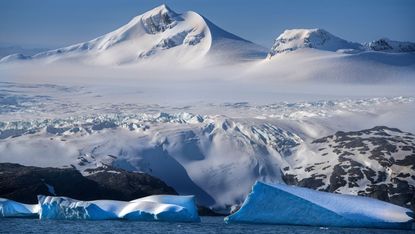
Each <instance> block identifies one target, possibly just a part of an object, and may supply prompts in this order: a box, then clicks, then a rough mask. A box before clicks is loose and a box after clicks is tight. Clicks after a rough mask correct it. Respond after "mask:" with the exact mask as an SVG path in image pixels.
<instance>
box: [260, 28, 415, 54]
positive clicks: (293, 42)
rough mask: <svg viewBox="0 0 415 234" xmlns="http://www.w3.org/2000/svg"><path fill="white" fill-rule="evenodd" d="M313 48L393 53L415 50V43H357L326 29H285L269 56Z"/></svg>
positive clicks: (350, 52)
mask: <svg viewBox="0 0 415 234" xmlns="http://www.w3.org/2000/svg"><path fill="white" fill-rule="evenodd" d="M303 48H312V49H317V50H323V51H332V52H341V53H347V54H355V53H361V52H365V51H382V52H389V53H390V52H392V53H410V52H415V43H412V42H400V41H392V40H389V39H385V38H381V39H379V40H375V41H372V42H369V43H364V44H360V43H356V42H350V41H347V40H344V39H341V38H339V37H337V36H335V35H333V34H331V33H329V32H327V31H326V30H324V29H319V28H316V29H290V30H285V31H284V32H283V33H282V34H281V35H279V36H278V37H277V39H275V41H274V45H273V46H272V48H271V50H270V52H269V53H268V56H267V58H268V59H270V58H272V57H273V56H275V55H278V54H284V53H288V52H292V51H295V50H298V49H303Z"/></svg>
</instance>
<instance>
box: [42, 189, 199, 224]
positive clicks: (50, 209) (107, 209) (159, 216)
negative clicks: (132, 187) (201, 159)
mask: <svg viewBox="0 0 415 234" xmlns="http://www.w3.org/2000/svg"><path fill="white" fill-rule="evenodd" d="M38 200H39V205H40V212H39V218H40V219H75V220H76V219H86V220H105V219H127V220H138V221H172V222H199V221H200V218H199V216H198V213H197V208H196V205H195V199H194V196H174V195H154V196H148V197H144V198H140V199H136V200H133V201H129V202H125V201H114V200H95V201H79V200H75V199H71V198H67V197H53V196H38Z"/></svg>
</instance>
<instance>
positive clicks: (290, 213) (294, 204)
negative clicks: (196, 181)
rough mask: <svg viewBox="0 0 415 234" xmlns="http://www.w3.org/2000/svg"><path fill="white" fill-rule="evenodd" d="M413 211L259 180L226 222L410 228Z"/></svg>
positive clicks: (360, 198)
mask: <svg viewBox="0 0 415 234" xmlns="http://www.w3.org/2000/svg"><path fill="white" fill-rule="evenodd" d="M413 217H414V213H413V212H412V211H411V210H409V209H406V208H403V207H400V206H396V205H393V204H390V203H387V202H383V201H379V200H375V199H372V198H367V197H359V196H352V195H340V194H333V193H326V192H319V191H315V190H311V189H307V188H300V187H294V186H287V185H282V184H275V185H271V184H266V183H262V182H257V183H256V184H255V185H254V186H253V189H252V192H251V193H250V194H249V196H248V197H247V198H246V200H245V202H244V203H243V205H242V207H241V208H240V209H239V210H238V211H237V212H235V213H234V214H232V215H230V216H228V217H226V218H225V222H227V223H268V224H289V225H310V226H336V227H366V228H396V229H411V228H412V225H413Z"/></svg>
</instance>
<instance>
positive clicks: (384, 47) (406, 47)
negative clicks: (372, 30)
mask: <svg viewBox="0 0 415 234" xmlns="http://www.w3.org/2000/svg"><path fill="white" fill-rule="evenodd" d="M365 47H366V48H368V49H369V50H374V51H384V52H395V53H399V52H415V43H413V42H401V41H393V40H389V39H387V38H381V39H379V40H375V41H372V42H369V43H365Z"/></svg>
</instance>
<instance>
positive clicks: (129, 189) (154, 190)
mask: <svg viewBox="0 0 415 234" xmlns="http://www.w3.org/2000/svg"><path fill="white" fill-rule="evenodd" d="M88 173H89V175H87V176H83V175H82V174H81V173H80V172H79V171H78V170H76V169H73V168H66V169H61V168H40V167H26V166H22V165H19V164H12V163H0V197H4V198H8V199H12V200H16V201H19V202H24V203H37V195H38V194H43V195H56V196H68V197H71V198H75V199H79V200H97V199H114V200H124V201H128V200H133V199H137V198H140V197H144V196H148V195H153V194H177V193H176V191H175V190H174V189H173V188H171V187H169V186H167V185H166V184H165V183H164V182H162V181H161V180H159V179H157V178H155V177H152V176H150V175H147V174H144V173H136V172H127V171H124V170H121V169H114V168H111V167H100V168H96V169H93V170H89V171H88Z"/></svg>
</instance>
